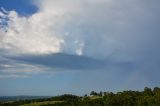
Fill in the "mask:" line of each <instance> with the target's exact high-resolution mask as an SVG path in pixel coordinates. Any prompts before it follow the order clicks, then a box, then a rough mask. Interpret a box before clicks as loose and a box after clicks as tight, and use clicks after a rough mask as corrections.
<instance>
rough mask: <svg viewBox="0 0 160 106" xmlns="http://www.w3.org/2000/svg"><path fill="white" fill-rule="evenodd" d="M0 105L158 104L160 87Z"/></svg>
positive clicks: (107, 105)
mask: <svg viewBox="0 0 160 106" xmlns="http://www.w3.org/2000/svg"><path fill="white" fill-rule="evenodd" d="M0 106H160V88H159V87H155V88H154V89H150V88H148V87H145V88H144V90H143V91H141V92H140V91H130V90H129V91H122V92H117V93H112V92H102V91H101V92H99V93H97V92H95V91H91V93H90V95H89V96H87V94H85V96H75V95H71V94H65V95H61V96H55V97H52V98H45V99H35V100H21V101H14V102H4V103H3V102H1V103H0Z"/></svg>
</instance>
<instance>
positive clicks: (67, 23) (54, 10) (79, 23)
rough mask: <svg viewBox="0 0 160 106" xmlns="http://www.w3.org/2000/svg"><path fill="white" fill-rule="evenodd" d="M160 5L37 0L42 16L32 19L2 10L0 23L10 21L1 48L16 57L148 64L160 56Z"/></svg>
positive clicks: (102, 0)
mask: <svg viewBox="0 0 160 106" xmlns="http://www.w3.org/2000/svg"><path fill="white" fill-rule="evenodd" d="M157 2H158V1H152V3H151V2H149V1H144V0H142V1H138V0H130V1H125V0H123V1H115V0H112V1H111V0H100V1H98V0H93V1H91V0H77V1H74V0H70V1H65V0H62V1H57V0H53V1H52V0H45V1H41V0H38V1H37V0H36V1H34V3H35V5H36V6H37V7H38V8H39V11H38V12H37V13H34V14H32V15H31V16H29V17H24V16H21V15H20V14H18V13H17V12H16V11H8V13H7V12H6V11H4V10H2V12H1V13H0V15H1V16H0V17H1V19H0V20H1V21H2V19H4V18H5V17H7V19H8V20H7V26H6V29H5V30H4V28H1V29H0V37H1V42H0V48H1V49H5V50H9V51H12V54H13V53H15V54H36V55H37V54H52V53H60V52H63V53H68V54H77V55H86V56H90V57H94V58H106V57H112V58H113V59H114V60H116V61H133V60H143V59H144V58H148V57H149V56H150V54H151V53H150V52H151V51H152V55H153V56H154V55H157V54H158V53H159V52H160V51H159V50H157V48H158V47H157V45H158V44H159V43H158V42H159V40H158V39H159V36H158V34H159V30H158V29H157V28H158V27H159V24H158V23H159V18H156V17H159V15H158V13H159V12H158V6H157V5H156V4H157ZM153 6H154V7H153ZM3 11H4V12H3ZM144 52H145V55H144Z"/></svg>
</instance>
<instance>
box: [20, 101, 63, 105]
mask: <svg viewBox="0 0 160 106" xmlns="http://www.w3.org/2000/svg"><path fill="white" fill-rule="evenodd" d="M60 102H63V101H45V102H33V103H30V104H24V105H21V106H40V105H44V104H54V103H60Z"/></svg>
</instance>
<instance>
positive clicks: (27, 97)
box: [0, 96, 51, 101]
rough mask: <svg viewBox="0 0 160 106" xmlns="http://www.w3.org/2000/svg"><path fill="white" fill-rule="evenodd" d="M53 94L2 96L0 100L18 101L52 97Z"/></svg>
mask: <svg viewBox="0 0 160 106" xmlns="http://www.w3.org/2000/svg"><path fill="white" fill-rule="evenodd" d="M50 97H51V96H0V101H18V100H31V99H41V98H50Z"/></svg>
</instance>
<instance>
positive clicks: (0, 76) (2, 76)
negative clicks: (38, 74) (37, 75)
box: [0, 74, 30, 79]
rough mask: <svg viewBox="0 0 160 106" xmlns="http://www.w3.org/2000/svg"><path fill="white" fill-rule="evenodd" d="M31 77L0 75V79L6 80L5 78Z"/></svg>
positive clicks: (25, 76)
mask: <svg viewBox="0 0 160 106" xmlns="http://www.w3.org/2000/svg"><path fill="white" fill-rule="evenodd" d="M29 77H30V76H27V75H16V74H15V75H0V79H5V78H7V79H8V78H29Z"/></svg>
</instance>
